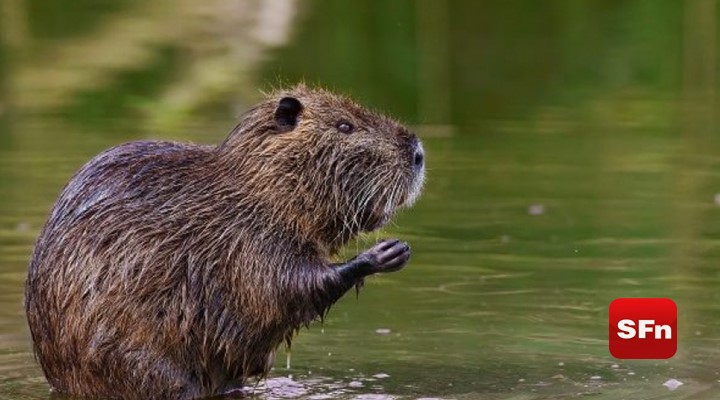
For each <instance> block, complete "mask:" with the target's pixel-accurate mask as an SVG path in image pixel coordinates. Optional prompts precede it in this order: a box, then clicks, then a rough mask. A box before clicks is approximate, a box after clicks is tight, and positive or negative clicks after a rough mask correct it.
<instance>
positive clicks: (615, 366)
mask: <svg viewBox="0 0 720 400" xmlns="http://www.w3.org/2000/svg"><path fill="white" fill-rule="evenodd" d="M610 368H612V369H618V368H620V366H619V365H618V364H613V365H611V366H610Z"/></svg>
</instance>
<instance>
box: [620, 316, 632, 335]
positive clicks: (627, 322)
mask: <svg viewBox="0 0 720 400" xmlns="http://www.w3.org/2000/svg"><path fill="white" fill-rule="evenodd" d="M633 326H635V322H634V321H633V320H631V319H624V320H622V321H620V322H618V329H620V330H621V331H622V332H618V336H620V339H632V338H634V337H635V328H633Z"/></svg>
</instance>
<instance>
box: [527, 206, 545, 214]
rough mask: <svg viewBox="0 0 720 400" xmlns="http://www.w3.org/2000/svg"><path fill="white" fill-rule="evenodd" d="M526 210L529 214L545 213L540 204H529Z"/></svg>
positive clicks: (543, 207)
mask: <svg viewBox="0 0 720 400" xmlns="http://www.w3.org/2000/svg"><path fill="white" fill-rule="evenodd" d="M527 212H528V214H530V215H543V214H545V206H544V205H542V204H531V205H530V206H529V207H528V211H527Z"/></svg>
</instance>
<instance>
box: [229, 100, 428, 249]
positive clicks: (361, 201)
mask: <svg viewBox="0 0 720 400" xmlns="http://www.w3.org/2000/svg"><path fill="white" fill-rule="evenodd" d="M220 150H221V151H222V152H225V153H227V154H229V155H232V156H233V157H232V158H233V159H235V162H236V163H237V164H238V172H240V173H241V174H242V175H243V176H244V177H245V178H246V179H247V184H248V185H249V186H248V187H249V188H251V189H252V191H253V193H254V196H255V195H256V196H257V198H259V199H261V201H262V199H264V200H267V201H269V202H270V204H271V206H272V207H274V208H273V211H274V213H275V214H276V217H278V218H276V220H278V221H282V222H284V223H286V224H290V225H292V226H293V227H294V228H295V229H297V230H298V231H299V232H301V233H302V234H303V235H305V236H306V237H308V238H312V239H313V240H314V241H316V242H318V244H321V245H323V246H324V247H327V248H329V249H332V250H335V249H337V248H338V247H339V246H341V245H342V244H344V243H345V242H346V241H348V240H349V239H351V238H353V237H354V236H355V235H356V234H357V233H359V232H361V231H372V230H375V229H378V228H380V227H382V226H383V225H385V224H386V223H387V222H388V221H389V220H390V219H391V218H392V216H393V215H394V214H395V212H396V211H397V209H398V208H401V207H407V206H410V205H412V204H413V202H414V201H415V200H416V199H417V198H418V196H419V195H420V191H421V189H422V185H423V181H424V177H425V154H424V151H423V147H422V144H421V142H420V140H419V139H418V138H417V136H415V135H414V134H413V133H411V132H410V131H409V130H408V129H407V128H406V127H405V126H403V125H401V124H400V123H398V122H397V121H394V120H393V119H391V118H388V117H386V116H384V115H380V114H377V113H375V112H372V111H369V110H368V109H366V108H364V107H362V106H360V105H358V104H357V103H355V102H353V101H352V100H350V99H348V98H346V97H343V96H339V95H336V94H333V93H330V92H328V91H325V90H321V89H310V88H307V87H305V86H298V87H295V88H293V89H291V90H287V91H281V92H278V93H275V94H272V95H270V96H269V98H268V100H267V101H266V102H264V103H262V104H260V105H259V106H258V107H256V108H254V109H252V110H251V111H249V112H248V113H247V114H246V115H245V117H244V118H243V120H242V121H241V122H240V124H239V125H238V127H237V128H236V129H235V131H233V133H231V135H230V136H229V137H228V139H227V140H226V141H225V142H224V143H223V144H222V145H221V147H220ZM251 169H252V170H251Z"/></svg>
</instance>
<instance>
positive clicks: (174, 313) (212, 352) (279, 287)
mask: <svg viewBox="0 0 720 400" xmlns="http://www.w3.org/2000/svg"><path fill="white" fill-rule="evenodd" d="M286 96H291V97H294V98H297V99H298V100H299V101H300V102H301V103H302V106H303V108H302V112H301V113H300V115H299V118H298V121H297V126H294V127H287V126H281V125H278V123H277V121H276V119H275V118H274V111H275V109H276V107H277V105H278V101H279V100H280V99H281V98H283V97H286ZM341 120H345V121H349V122H351V123H352V124H354V126H355V127H356V132H354V133H352V134H344V133H341V132H338V130H337V128H336V126H337V123H338V121H341ZM413 140H416V139H415V138H414V135H412V134H410V133H409V132H408V130H407V129H406V128H404V127H403V126H401V125H400V124H398V123H397V122H395V121H393V120H391V119H389V118H387V117H384V116H381V115H379V114H375V113H373V112H370V111H368V110H366V109H364V108H363V107H361V106H359V105H357V104H355V103H353V102H352V101H351V100H349V99H347V98H345V97H342V96H337V95H335V94H332V93H329V92H326V91H323V90H320V89H311V88H307V87H305V86H298V87H296V88H293V89H291V90H289V91H285V92H282V91H281V92H277V93H274V94H271V95H269V96H268V98H267V99H266V101H264V102H263V103H261V104H259V105H258V106H257V107H255V108H253V109H252V110H250V111H249V112H247V113H246V114H245V115H244V117H243V118H242V119H241V121H240V122H239V124H238V125H237V127H236V128H235V129H234V130H233V132H231V133H230V135H229V136H228V138H227V139H226V140H225V141H224V142H223V143H221V144H220V145H219V146H201V145H195V144H183V143H173V142H132V143H126V144H123V145H119V146H117V147H114V148H111V149H109V150H107V151H105V152H103V153H101V154H99V155H98V156H97V157H95V158H94V159H93V160H91V161H90V162H89V163H88V164H86V165H85V166H83V167H82V169H81V170H80V171H78V173H77V174H76V175H75V176H74V177H73V178H72V180H71V181H70V182H69V183H68V185H67V186H66V187H65V189H64V190H63V192H62V194H61V195H60V197H59V199H58V200H57V202H56V204H55V206H54V208H53V210H52V213H51V215H50V217H49V220H48V222H47V224H46V226H45V228H44V229H43V231H42V233H41V235H40V237H39V238H38V241H37V243H36V246H35V250H34V253H33V257H32V261H31V265H30V270H29V275H28V279H27V284H26V311H27V316H28V320H29V324H30V329H31V333H32V338H33V342H34V349H35V353H36V357H37V359H38V361H39V363H40V365H41V366H42V368H43V370H44V372H45V374H46V376H47V378H48V381H49V383H50V385H51V386H52V387H53V388H54V389H55V390H57V391H59V392H63V393H70V394H74V395H79V396H87V397H117V398H196V397H203V396H208V395H213V394H219V393H223V392H225V391H228V390H231V389H234V388H237V387H239V386H241V385H242V384H243V383H244V382H245V381H246V379H247V378H249V377H252V376H262V375H263V374H266V373H267V371H268V370H269V368H270V366H271V363H272V361H273V358H274V352H275V350H276V348H277V347H278V345H279V344H281V343H282V342H283V341H284V340H289V339H290V338H291V337H292V335H293V333H294V332H295V331H296V330H297V329H298V328H299V327H301V326H303V325H306V324H308V323H310V322H311V321H313V320H315V319H317V318H318V317H322V316H323V315H324V314H325V313H326V312H327V310H328V308H329V307H330V306H331V305H332V304H333V303H334V302H335V301H336V300H337V299H338V298H339V297H340V296H342V294H343V293H345V291H347V290H348V289H349V288H350V287H351V285H350V283H348V282H343V281H341V279H340V278H339V277H338V276H337V274H336V273H335V271H334V266H333V264H330V262H329V259H330V258H331V257H332V256H333V255H334V254H335V253H336V252H337V251H338V249H339V248H340V247H341V246H343V245H344V244H345V243H346V242H347V241H348V240H351V239H352V238H354V237H355V236H356V235H357V234H358V233H359V232H360V231H369V230H373V229H376V228H378V227H380V226H381V225H383V224H384V223H386V222H387V220H388V219H389V218H390V217H391V216H392V214H393V213H394V211H395V210H396V209H397V208H398V207H399V206H401V205H403V204H405V205H407V204H409V203H410V202H411V201H412V200H413V199H412V198H413V197H414V196H416V195H417V193H418V192H419V185H421V183H422V182H421V181H422V178H418V177H417V174H415V173H413V171H412V162H413V161H412V150H411V148H412V141H413Z"/></svg>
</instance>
